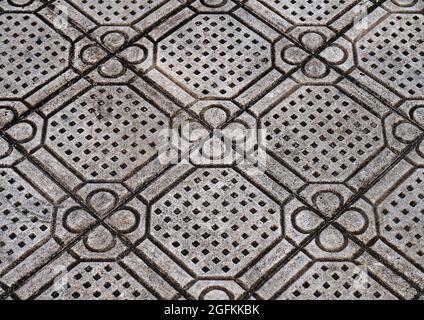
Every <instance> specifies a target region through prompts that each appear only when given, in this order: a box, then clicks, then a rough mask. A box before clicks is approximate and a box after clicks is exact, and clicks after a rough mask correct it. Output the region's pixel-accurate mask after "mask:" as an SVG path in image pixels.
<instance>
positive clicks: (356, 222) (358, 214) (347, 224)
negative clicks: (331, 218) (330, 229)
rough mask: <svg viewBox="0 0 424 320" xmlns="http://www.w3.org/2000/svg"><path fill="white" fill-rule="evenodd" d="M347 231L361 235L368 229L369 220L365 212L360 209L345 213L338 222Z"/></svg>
mask: <svg viewBox="0 0 424 320" xmlns="http://www.w3.org/2000/svg"><path fill="white" fill-rule="evenodd" d="M337 222H339V223H340V224H341V225H342V226H343V227H344V228H345V229H346V230H347V231H349V232H350V233H352V234H355V235H359V234H362V233H364V232H365V231H366V230H367V229H368V225H369V219H368V217H367V215H366V214H365V212H364V211H362V210H360V209H351V210H349V211H346V212H345V213H343V215H342V216H341V217H340V218H339V219H338V220H337Z"/></svg>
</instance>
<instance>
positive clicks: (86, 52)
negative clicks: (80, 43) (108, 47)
mask: <svg viewBox="0 0 424 320" xmlns="http://www.w3.org/2000/svg"><path fill="white" fill-rule="evenodd" d="M105 56H106V53H105V52H104V51H103V50H102V49H101V48H99V47H97V46H95V45H89V46H86V47H84V48H83V49H82V50H81V60H82V61H83V62H84V63H87V64H90V65H94V64H96V63H97V62H99V61H100V60H101V59H103V58H104V57H105Z"/></svg>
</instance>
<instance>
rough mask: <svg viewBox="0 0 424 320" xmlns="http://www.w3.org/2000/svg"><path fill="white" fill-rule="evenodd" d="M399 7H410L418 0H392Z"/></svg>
mask: <svg viewBox="0 0 424 320" xmlns="http://www.w3.org/2000/svg"><path fill="white" fill-rule="evenodd" d="M392 2H393V3H394V4H395V5H397V6H399V7H412V6H414V5H416V4H417V2H418V0H392Z"/></svg>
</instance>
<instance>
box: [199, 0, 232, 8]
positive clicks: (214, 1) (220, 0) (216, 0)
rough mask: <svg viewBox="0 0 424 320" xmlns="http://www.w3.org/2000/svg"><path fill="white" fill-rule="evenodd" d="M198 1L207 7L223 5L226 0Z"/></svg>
mask: <svg viewBox="0 0 424 320" xmlns="http://www.w3.org/2000/svg"><path fill="white" fill-rule="evenodd" d="M200 2H201V3H202V4H203V5H204V6H206V7H209V8H219V7H223V6H225V5H226V4H227V2H228V0H200Z"/></svg>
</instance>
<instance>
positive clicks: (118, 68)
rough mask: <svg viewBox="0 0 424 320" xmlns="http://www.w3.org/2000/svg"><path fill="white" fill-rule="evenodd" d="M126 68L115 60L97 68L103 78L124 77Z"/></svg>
mask: <svg viewBox="0 0 424 320" xmlns="http://www.w3.org/2000/svg"><path fill="white" fill-rule="evenodd" d="M126 71H127V68H126V67H125V66H124V65H123V64H122V62H121V61H119V60H117V59H112V60H109V61H107V62H105V63H104V64H102V65H101V66H100V67H99V73H100V74H101V75H102V76H103V77H105V78H119V77H120V76H122V75H124V74H125V72H126Z"/></svg>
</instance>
